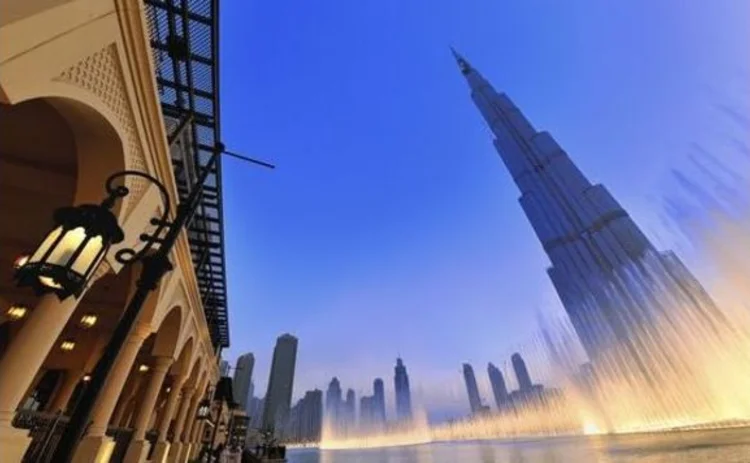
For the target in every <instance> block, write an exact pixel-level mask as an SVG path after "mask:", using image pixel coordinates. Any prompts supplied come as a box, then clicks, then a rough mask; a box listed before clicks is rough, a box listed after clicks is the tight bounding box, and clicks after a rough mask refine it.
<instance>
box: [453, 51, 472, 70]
mask: <svg viewBox="0 0 750 463" xmlns="http://www.w3.org/2000/svg"><path fill="white" fill-rule="evenodd" d="M450 48H451V53H453V57H454V58H456V63H458V68H459V69H460V70H461V73H462V74H464V75H466V74H468V73H469V72H471V65H470V64H469V62H468V61H466V59H465V58H464V57H463V56H461V54H460V53H459V52H457V51H456V49H455V48H453V47H450Z"/></svg>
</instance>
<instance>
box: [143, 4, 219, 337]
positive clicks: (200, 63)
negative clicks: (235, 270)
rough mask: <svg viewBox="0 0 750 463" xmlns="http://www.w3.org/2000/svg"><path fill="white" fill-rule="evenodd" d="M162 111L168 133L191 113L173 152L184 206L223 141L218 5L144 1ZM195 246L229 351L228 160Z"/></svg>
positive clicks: (194, 225)
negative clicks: (225, 206) (225, 211)
mask: <svg viewBox="0 0 750 463" xmlns="http://www.w3.org/2000/svg"><path fill="white" fill-rule="evenodd" d="M144 1H145V5H146V18H147V21H148V23H149V27H150V31H151V47H152V48H153V55H154V62H155V68H156V83H157V84H158V87H159V96H160V98H161V105H162V112H163V114H164V119H165V121H166V125H167V128H168V130H171V129H173V128H174V127H176V126H177V125H178V124H179V121H183V120H185V118H186V117H187V115H189V114H192V115H193V117H192V120H191V122H190V126H189V127H188V129H187V130H185V131H184V133H183V134H182V135H181V136H180V138H179V139H178V143H176V146H175V147H174V148H172V153H171V154H172V163H173V165H174V170H175V178H176V179H177V188H178V193H179V195H180V199H181V200H183V199H184V198H185V197H186V196H187V195H188V193H189V192H190V185H191V184H192V183H193V182H194V181H195V179H196V178H197V177H198V176H199V175H200V172H202V171H203V169H204V167H205V165H206V163H207V162H208V159H209V158H210V156H211V153H212V150H213V149H214V145H215V143H214V142H215V141H220V139H219V134H220V133H221V126H220V123H219V120H220V118H219V114H220V111H219V53H218V51H219V10H218V3H219V2H218V0H144ZM188 240H189V242H190V251H191V253H192V258H193V264H194V266H195V273H196V277H197V279H198V285H199V288H200V291H201V297H202V300H203V309H204V312H205V315H206V321H207V323H208V327H209V331H210V333H211V339H212V342H213V344H214V346H215V348H217V349H218V348H225V347H228V346H229V327H228V317H227V285H226V266H225V261H226V259H225V257H224V222H223V207H222V192H221V158H219V159H218V161H217V164H216V167H215V168H214V169H212V170H211V172H210V174H209V176H208V179H207V181H206V186H205V189H204V193H203V196H202V199H201V203H200V205H199V207H198V210H197V212H196V214H195V216H194V217H193V219H192V221H191V222H190V223H189V225H188Z"/></svg>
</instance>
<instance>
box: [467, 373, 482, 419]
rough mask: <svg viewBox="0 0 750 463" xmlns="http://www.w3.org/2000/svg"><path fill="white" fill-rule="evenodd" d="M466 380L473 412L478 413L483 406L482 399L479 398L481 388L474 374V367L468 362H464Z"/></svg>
mask: <svg viewBox="0 0 750 463" xmlns="http://www.w3.org/2000/svg"><path fill="white" fill-rule="evenodd" d="M464 381H465V382H466V392H467V393H468V394H469V407H470V408H471V413H472V414H474V413H477V412H478V411H479V410H480V409H481V408H482V399H480V398H479V388H478V387H477V378H476V377H475V376H474V368H472V367H471V365H469V364H468V363H464Z"/></svg>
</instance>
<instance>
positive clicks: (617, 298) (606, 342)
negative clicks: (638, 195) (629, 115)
mask: <svg viewBox="0 0 750 463" xmlns="http://www.w3.org/2000/svg"><path fill="white" fill-rule="evenodd" d="M453 53H454V56H455V58H456V60H457V62H458V66H459V69H460V70H461V73H462V74H463V75H464V77H465V78H466V80H467V82H468V84H469V87H470V89H471V98H472V100H474V103H475V104H476V106H477V108H478V109H479V111H480V112H481V114H482V116H483V117H484V119H485V121H486V122H487V124H488V126H489V128H490V130H491V131H492V134H493V135H494V137H495V140H494V144H495V148H496V150H497V151H498V153H499V154H500V157H501V158H502V160H503V162H504V163H505V166H506V167H507V169H508V171H509V172H510V175H511V176H512V178H513V181H514V182H515V183H516V185H517V186H518V188H519V190H520V192H521V197H520V199H519V201H520V203H521V207H522V208H523V210H524V212H525V214H526V216H527V218H528V219H529V221H530V222H531V225H532V227H533V228H534V231H535V232H536V235H537V237H538V238H539V241H540V242H541V244H542V246H543V247H544V250H545V252H546V254H547V256H548V257H549V260H550V262H551V266H550V267H549V268H548V269H547V273H548V274H549V277H550V279H551V280H552V283H553V285H554V287H555V289H556V291H557V294H558V295H559V298H560V300H561V302H562V303H563V306H564V307H565V311H566V312H567V314H568V316H569V318H570V321H571V323H572V325H573V327H574V328H575V331H576V333H577V334H578V337H579V339H580V341H581V344H582V345H583V347H584V349H585V350H586V352H587V354H588V356H589V358H591V359H592V360H594V359H595V358H596V357H597V356H598V355H599V354H600V353H601V352H602V351H604V350H606V349H608V348H610V347H612V346H623V345H625V347H626V348H627V349H628V350H637V349H638V347H637V346H633V339H634V338H635V337H636V336H634V333H635V332H636V331H638V330H639V329H640V328H641V327H643V326H644V325H648V324H653V323H654V322H655V320H656V319H657V318H658V319H660V320H662V321H663V320H665V319H666V320H670V319H674V318H675V317H680V316H682V315H681V314H678V313H675V311H676V310H688V311H690V312H691V313H690V316H691V317H694V316H695V317H703V318H705V319H706V320H707V321H711V322H713V321H714V320H715V318H714V317H707V316H706V311H709V312H710V311H713V310H715V306H714V305H713V302H712V301H711V299H710V297H709V296H708V295H707V294H706V292H705V290H704V289H703V288H702V287H701V285H700V283H699V282H698V281H697V279H696V278H695V277H694V276H693V275H692V274H691V273H690V272H689V270H688V269H687V268H686V267H685V266H684V264H683V263H682V262H681V261H680V260H679V258H678V257H677V256H676V255H675V254H674V253H673V252H671V251H667V252H660V251H658V250H657V249H656V248H655V247H654V246H653V244H652V243H651V242H650V241H649V239H648V238H647V237H646V236H645V235H644V234H643V232H642V231H641V230H640V229H639V228H638V226H637V225H636V224H635V222H634V221H633V219H632V218H631V217H630V216H629V215H628V213H627V211H625V209H623V207H622V206H621V205H620V204H619V203H618V202H617V200H616V199H615V198H614V197H613V196H612V195H611V194H610V192H609V191H608V190H607V188H606V187H604V186H603V185H601V184H592V183H591V182H590V181H589V180H588V179H587V178H586V177H585V176H584V175H583V173H581V171H580V170H579V169H578V167H576V165H575V164H574V163H573V162H572V161H571V159H570V158H569V157H568V155H567V154H566V153H565V151H564V150H563V149H562V148H561V147H560V146H559V145H558V144H557V142H555V139H554V138H552V136H551V135H550V134H549V133H548V132H545V131H537V130H536V129H535V128H534V127H533V126H532V125H531V123H529V121H528V120H527V119H526V118H525V117H524V115H523V114H522V113H521V111H519V109H518V108H517V107H516V106H515V105H514V104H513V102H512V101H511V100H510V98H508V96H506V95H505V94H504V93H500V92H497V91H496V90H495V89H494V88H493V87H492V85H490V84H489V83H488V82H487V80H485V78H484V77H482V75H481V74H480V73H479V72H477V71H476V70H475V69H474V68H473V67H472V66H471V65H470V64H469V63H468V62H467V61H466V60H465V59H464V58H463V57H462V56H460V55H459V54H457V53H456V52H455V51H454V52H453ZM644 266H648V268H647V269H644ZM670 301H671V302H670ZM675 301H677V303H675ZM675 307H678V309H675ZM685 307H688V308H687V309H684V308H685Z"/></svg>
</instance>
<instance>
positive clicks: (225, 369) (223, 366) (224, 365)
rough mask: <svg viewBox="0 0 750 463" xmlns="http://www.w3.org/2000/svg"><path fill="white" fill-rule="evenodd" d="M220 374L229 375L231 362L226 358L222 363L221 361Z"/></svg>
mask: <svg viewBox="0 0 750 463" xmlns="http://www.w3.org/2000/svg"><path fill="white" fill-rule="evenodd" d="M219 374H220V375H221V376H229V362H227V361H226V360H222V361H221V363H219Z"/></svg>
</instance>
